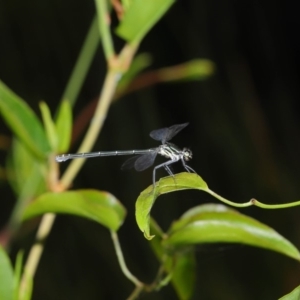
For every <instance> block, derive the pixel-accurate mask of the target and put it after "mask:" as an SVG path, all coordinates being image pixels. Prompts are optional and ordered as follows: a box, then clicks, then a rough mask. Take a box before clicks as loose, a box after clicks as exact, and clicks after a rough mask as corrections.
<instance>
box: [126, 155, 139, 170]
mask: <svg viewBox="0 0 300 300" xmlns="http://www.w3.org/2000/svg"><path fill="white" fill-rule="evenodd" d="M139 157H141V155H136V156H133V157H130V158H129V159H127V160H126V161H125V162H124V163H123V165H122V166H121V170H129V169H132V168H134V164H135V161H136V160H137V159H138V158H139Z"/></svg>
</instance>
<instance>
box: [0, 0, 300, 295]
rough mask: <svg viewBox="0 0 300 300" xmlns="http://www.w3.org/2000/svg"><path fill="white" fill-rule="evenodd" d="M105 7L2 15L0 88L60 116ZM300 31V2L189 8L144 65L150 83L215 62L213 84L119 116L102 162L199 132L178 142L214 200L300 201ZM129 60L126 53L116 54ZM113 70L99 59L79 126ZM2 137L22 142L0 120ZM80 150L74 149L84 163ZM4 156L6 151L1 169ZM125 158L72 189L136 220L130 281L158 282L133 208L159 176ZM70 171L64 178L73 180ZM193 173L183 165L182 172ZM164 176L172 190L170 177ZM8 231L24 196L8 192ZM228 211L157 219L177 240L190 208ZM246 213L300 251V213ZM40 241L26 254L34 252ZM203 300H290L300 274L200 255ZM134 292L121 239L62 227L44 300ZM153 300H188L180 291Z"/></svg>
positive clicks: (195, 198) (103, 145) (202, 2)
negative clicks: (176, 227)
mask: <svg viewBox="0 0 300 300" xmlns="http://www.w3.org/2000/svg"><path fill="white" fill-rule="evenodd" d="M94 13H95V12H94V2H93V1H70V0H65V1H58V0H56V1H55V0H54V1H46V0H45V1H37V0H35V1H18V0H15V1H8V0H2V1H1V2H0V36H1V46H0V79H1V80H2V81H4V82H5V84H7V85H8V86H9V87H10V88H11V89H12V90H14V91H15V92H16V93H17V94H18V95H20V96H21V97H22V98H23V99H26V101H27V102H28V103H29V104H30V106H31V107H32V108H33V109H34V110H35V111H36V112H37V113H39V111H38V102H39V101H40V100H42V99H43V100H45V101H46V102H47V103H48V104H49V105H50V107H51V109H52V111H53V112H54V111H55V110H56V108H57V105H58V103H59V101H60V98H61V96H62V93H63V90H64V88H65V85H66V83H67V80H68V78H69V76H70V74H71V71H72V67H73V65H74V63H75V61H76V58H77V55H78V53H79V50H80V47H81V45H82V43H83V40H84V37H85V34H86V33H87V30H88V28H89V25H90V23H91V20H92V18H93V16H94ZM298 31H299V17H298V10H297V6H296V2H295V1H277V2H273V1H272V2H271V1H267V0H263V1H242V2H240V1H234V0H223V1H214V0H213V1H211V0H210V1H208V0H186V1H178V2H177V3H175V5H174V6H173V7H172V9H171V10H170V11H169V12H168V14H167V15H166V16H165V17H164V18H163V19H162V20H161V21H160V22H159V24H158V25H157V26H156V27H155V28H154V29H153V30H152V31H151V32H150V33H149V34H148V35H147V37H146V39H145V40H144V41H143V42H142V45H141V48H140V50H139V52H147V53H150V54H151V55H152V57H153V60H154V62H153V66H152V67H151V69H153V70H154V69H157V68H161V67H166V66H172V65H175V64H180V63H182V62H185V61H188V60H190V59H194V58H209V59H211V60H212V61H213V62H215V64H216V72H215V74H214V75H213V76H212V77H211V78H209V79H208V80H205V81H196V82H185V83H176V84H164V85H163V84H160V85H155V86H151V87H149V88H147V89H144V90H140V91H138V92H135V93H132V94H129V95H127V96H125V97H123V98H122V99H120V100H119V101H117V102H115V103H114V104H113V105H112V107H111V109H110V111H109V115H108V117H107V119H106V121H105V125H104V128H103V131H102V133H101V136H100V137H99V139H98V141H97V144H96V145H95V149H99V150H100V149H101V150H116V149H119V150H122V149H132V148H148V147H152V146H155V145H157V144H156V143H155V141H153V140H151V139H150V137H149V135H148V134H149V132H150V131H151V130H153V129H157V128H160V127H165V126H170V125H173V124H178V123H184V122H187V121H188V122H190V125H189V127H187V128H186V129H184V131H182V132H181V133H180V134H179V135H178V136H177V137H176V138H174V142H175V143H176V144H178V145H179V146H187V147H190V148H191V149H192V150H193V153H194V158H193V160H192V161H191V162H190V165H191V166H192V167H193V168H194V169H195V170H196V171H197V172H198V173H199V175H201V176H202V177H203V178H204V180H205V181H206V182H207V183H208V185H209V187H210V188H211V189H212V190H214V191H215V192H217V193H218V194H220V195H222V196H224V197H225V198H228V199H231V200H233V201H236V202H245V201H248V200H249V199H250V198H252V197H254V198H257V199H258V200H260V201H262V202H265V203H270V204H271V203H287V202H291V201H295V200H298V199H299V198H300V187H299V166H300V159H299V153H300V143H299V136H300V131H299V129H300V122H299V104H298V98H299V84H298V82H299V38H298ZM116 44H117V45H118V46H117V47H118V48H120V46H121V45H122V44H121V41H120V40H116ZM105 70H106V63H105V61H104V58H103V52H102V49H101V48H99V51H98V53H97V57H96V58H95V60H94V62H93V65H92V68H91V70H90V72H89V75H88V77H87V79H86V81H85V84H84V87H83V89H82V91H81V93H80V96H79V99H78V101H77V103H76V105H75V107H74V118H75V119H76V116H77V115H78V114H79V113H80V112H81V111H82V109H83V108H84V107H85V106H86V105H87V104H88V103H90V101H92V100H94V99H95V98H96V97H97V96H98V93H99V91H100V89H101V85H102V82H103V78H104V75H105ZM0 126H1V132H0V133H1V134H5V135H10V132H9V130H8V128H7V127H6V126H5V125H4V124H3V122H2V121H1V120H0ZM79 142H80V140H78V141H77V142H76V143H75V144H74V145H73V146H72V151H76V149H77V146H78V145H79ZM6 154H7V153H6V151H3V150H1V152H0V159H1V164H2V165H3V164H4V161H5V157H6ZM122 162H123V159H122V158H102V159H93V160H92V159H91V160H89V161H87V162H86V164H85V165H84V167H83V168H82V171H81V173H80V174H79V176H78V177H77V178H76V180H75V181H74V188H97V189H100V190H107V191H109V192H111V193H112V194H114V195H115V196H116V197H117V198H118V199H119V200H120V201H121V202H122V203H124V205H125V206H126V208H127V210H128V216H127V218H126V221H125V224H124V226H123V227H122V228H121V230H120V232H119V233H120V240H121V245H122V248H123V250H124V255H125V259H126V262H127V264H128V266H129V268H130V270H131V271H132V272H133V274H135V275H136V276H137V277H138V278H139V279H141V280H143V281H146V282H150V281H151V280H152V279H153V278H154V276H155V272H156V270H157V267H158V264H157V261H156V259H155V257H154V255H153V254H152V252H151V250H150V248H149V245H148V242H147V241H146V240H145V239H144V238H143V236H142V234H141V232H140V231H139V230H138V228H137V226H136V224H135V219H134V204H135V200H136V198H137V196H138V195H139V193H140V192H141V191H142V190H143V189H144V188H146V187H147V186H148V185H149V184H150V183H151V178H152V177H151V174H152V173H151V172H152V171H151V170H148V171H145V172H143V173H140V174H138V173H135V172H134V171H129V172H121V171H120V165H121V164H122ZM65 167H66V165H65V166H62V168H65ZM180 170H182V169H181V168H180V165H179V166H178V169H177V167H175V171H180ZM158 175H159V176H164V175H165V173H164V172H163V171H161V172H159V174H158ZM0 188H1V212H0V217H1V225H4V224H5V222H6V221H7V219H8V216H9V213H10V211H11V209H12V205H13V202H14V199H15V198H14V195H13V193H12V191H11V190H10V188H9V187H8V185H7V184H6V182H5V181H2V182H1V186H0ZM207 202H214V203H217V201H216V200H215V199H213V198H211V197H210V196H208V195H207V194H204V193H201V192H198V191H184V192H178V193H173V194H169V195H167V196H162V197H160V198H159V199H158V201H157V203H156V204H155V207H154V210H153V214H154V216H155V218H156V219H157V220H158V222H159V224H161V226H162V227H163V228H164V229H167V228H168V226H169V225H170V223H171V222H172V220H174V219H176V218H178V217H179V216H180V215H181V214H182V213H183V212H184V211H185V210H187V209H188V208H190V207H192V206H195V205H198V204H202V203H207ZM299 209H300V208H297V207H296V208H292V209H286V210H278V211H277V210H262V209H259V208H257V207H254V208H247V209H243V210H240V211H241V212H242V213H244V214H247V215H249V216H252V217H254V218H256V219H258V220H259V221H261V222H263V223H265V224H267V225H269V226H271V227H273V228H274V229H275V230H277V231H278V232H279V233H280V234H282V235H283V236H285V237H286V238H287V239H289V240H290V241H291V242H292V243H294V244H295V245H296V246H298V247H299V245H300V239H299V212H300V210H299ZM33 238H34V232H32V233H30V234H28V235H24V236H23V237H22V238H19V239H18V240H17V241H15V244H14V248H13V251H12V253H14V252H15V251H16V250H17V249H19V247H22V248H24V249H27V250H28V249H29V248H30V246H31V244H32V242H33ZM197 263H198V272H197V282H196V286H197V287H196V293H195V297H194V299H205V300H206V299H207V300H210V299H212V300H214V299H278V298H279V297H280V296H283V295H284V294H286V293H288V292H289V291H291V290H292V289H293V288H294V287H296V286H297V285H298V284H299V281H300V280H299V278H300V277H299V275H300V268H299V265H298V263H297V262H296V261H294V260H292V259H290V258H288V257H285V256H283V255H280V254H277V253H274V252H271V251H267V250H262V249H258V248H251V247H247V246H239V245H237V246H231V245H230V246H228V245H227V246H224V245H215V246H213V247H209V248H207V247H203V248H202V247H197ZM132 289H133V286H132V284H131V283H130V282H129V281H128V280H127V279H125V277H124V276H123V274H122V273H121V271H120V269H119V266H118V263H117V260H116V256H115V253H114V249H113V246H112V241H111V239H110V236H109V232H108V231H107V230H106V229H105V228H103V227H101V226H99V225H97V224H94V223H92V222H89V221H86V220H83V219H79V218H75V217H70V216H59V217H58V218H57V221H56V223H55V226H54V228H53V231H52V233H51V235H50V237H49V239H48V241H47V243H46V250H45V252H44V253H43V257H42V260H41V262H40V265H39V268H38V271H37V274H36V278H35V283H34V297H33V299H43V300H48V299H49V300H50V299H51V300H53V299H74V300H77V299H78V300H80V299H90V300H92V299H125V298H126V296H128V295H129V294H130V292H131V291H132ZM143 299H176V295H175V293H174V292H173V289H172V287H171V286H168V287H166V288H164V289H163V290H162V291H160V292H159V293H156V294H154V293H153V294H150V295H145V297H144V298H143Z"/></svg>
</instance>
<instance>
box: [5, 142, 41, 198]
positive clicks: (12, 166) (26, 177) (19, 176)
mask: <svg viewBox="0 0 300 300" xmlns="http://www.w3.org/2000/svg"><path fill="white" fill-rule="evenodd" d="M44 163H45V164H46V163H47V162H46V161H44ZM44 168H45V165H43V164H42V163H41V162H40V161H37V160H36V158H35V157H34V156H33V154H32V152H31V151H29V150H28V148H27V147H25V146H24V144H23V143H22V142H20V141H19V140H18V139H14V140H13V144H12V151H11V154H10V156H9V157H8V160H7V167H6V169H7V174H8V180H9V182H10V184H11V186H12V187H13V189H14V191H15V192H16V194H17V195H18V196H22V197H23V198H32V196H36V195H38V194H40V193H42V192H44V191H45V190H46V184H45V180H44V173H45V172H44Z"/></svg>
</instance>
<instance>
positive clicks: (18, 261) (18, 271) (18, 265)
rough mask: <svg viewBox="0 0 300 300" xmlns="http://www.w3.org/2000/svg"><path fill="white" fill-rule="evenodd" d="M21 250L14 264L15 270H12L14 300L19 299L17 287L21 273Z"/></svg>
mask: <svg viewBox="0 0 300 300" xmlns="http://www.w3.org/2000/svg"><path fill="white" fill-rule="evenodd" d="M23 256H24V253H23V251H19V252H18V255H17V259H16V264H15V272H14V281H15V283H14V300H19V288H20V281H21V274H22V264H23Z"/></svg>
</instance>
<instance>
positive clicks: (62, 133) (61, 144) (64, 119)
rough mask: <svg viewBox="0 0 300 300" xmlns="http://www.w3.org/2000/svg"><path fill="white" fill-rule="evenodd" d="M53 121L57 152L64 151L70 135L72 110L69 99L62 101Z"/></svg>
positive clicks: (68, 143) (67, 146)
mask: <svg viewBox="0 0 300 300" xmlns="http://www.w3.org/2000/svg"><path fill="white" fill-rule="evenodd" d="M55 123H56V132H57V135H58V145H57V152H58V153H62V152H66V151H67V150H68V149H69V146H70V142H71V135H72V111H71V105H70V102H69V101H62V103H61V105H60V107H59V110H58V115H57V118H56V122H55Z"/></svg>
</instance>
